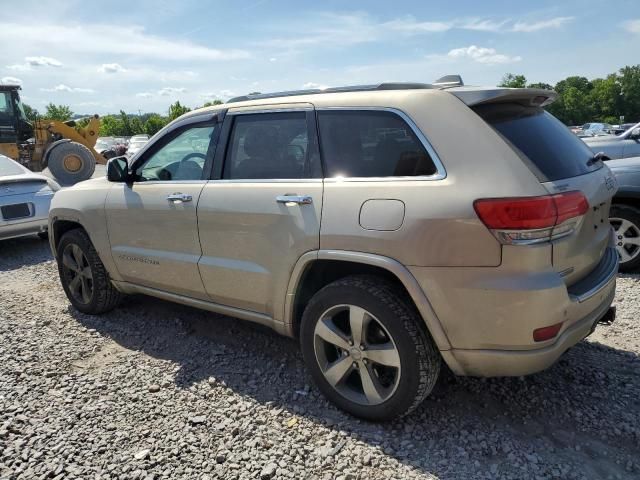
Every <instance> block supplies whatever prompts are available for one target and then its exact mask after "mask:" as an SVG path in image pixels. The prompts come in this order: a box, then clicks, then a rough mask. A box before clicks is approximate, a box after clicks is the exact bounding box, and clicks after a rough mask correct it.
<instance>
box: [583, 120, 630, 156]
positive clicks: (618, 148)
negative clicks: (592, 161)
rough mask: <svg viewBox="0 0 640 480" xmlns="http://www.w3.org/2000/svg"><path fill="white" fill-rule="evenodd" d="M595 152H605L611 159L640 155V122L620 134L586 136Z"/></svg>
mask: <svg viewBox="0 0 640 480" xmlns="http://www.w3.org/2000/svg"><path fill="white" fill-rule="evenodd" d="M583 141H584V142H585V143H586V144H587V145H588V146H589V147H590V148H591V150H593V152H594V153H599V152H603V153H604V154H605V155H606V156H607V157H609V158H611V159H616V158H628V157H638V156H640V123H637V124H635V125H633V126H632V127H631V128H629V129H628V130H627V131H625V132H624V133H622V134H620V135H607V136H605V137H592V138H584V139H583Z"/></svg>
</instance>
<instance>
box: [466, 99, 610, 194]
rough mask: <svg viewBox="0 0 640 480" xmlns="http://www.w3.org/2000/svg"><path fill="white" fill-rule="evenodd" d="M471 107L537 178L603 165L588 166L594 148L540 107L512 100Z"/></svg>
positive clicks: (553, 177) (574, 173)
mask: <svg viewBox="0 0 640 480" xmlns="http://www.w3.org/2000/svg"><path fill="white" fill-rule="evenodd" d="M474 111H475V112H476V113H477V114H478V115H480V117H482V118H483V119H484V120H485V121H486V122H487V123H488V124H489V125H491V126H492V127H493V128H494V129H495V130H497V131H498V133H500V135H501V136H502V137H503V138H504V139H505V140H507V142H508V143H509V144H510V145H511V146H512V147H514V148H515V149H516V151H518V153H520V154H521V157H522V158H523V160H525V162H526V163H527V164H528V166H529V168H531V170H532V171H533V173H535V174H536V176H537V177H538V178H539V179H540V181H543V182H547V181H554V180H560V179H562V178H570V177H577V176H578V175H584V174H585V173H589V172H592V171H594V170H597V169H599V168H601V167H602V165H601V164H600V163H598V162H596V163H595V164H594V165H591V166H588V165H587V164H588V163H589V160H590V159H591V158H592V157H593V152H592V151H591V150H590V149H589V147H587V145H586V144H585V143H584V142H583V141H582V140H580V139H579V138H578V137H576V136H575V135H574V134H573V133H571V131H569V129H568V128H567V127H566V126H565V125H564V124H563V123H562V122H560V121H559V120H558V119H556V118H555V117H554V116H553V115H551V114H550V113H548V112H546V111H545V110H544V109H542V108H540V107H525V106H522V105H518V104H513V103H500V104H489V105H479V106H477V107H475V108H474Z"/></svg>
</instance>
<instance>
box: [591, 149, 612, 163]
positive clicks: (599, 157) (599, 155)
mask: <svg viewBox="0 0 640 480" xmlns="http://www.w3.org/2000/svg"><path fill="white" fill-rule="evenodd" d="M605 160H611V159H610V158H609V157H607V156H606V155H605V154H604V152H598V153H596V154H595V155H594V156H593V157H591V158H590V159H589V160H587V167H590V166H591V165H593V164H595V163H598V162H604V161H605Z"/></svg>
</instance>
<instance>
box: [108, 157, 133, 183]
mask: <svg viewBox="0 0 640 480" xmlns="http://www.w3.org/2000/svg"><path fill="white" fill-rule="evenodd" d="M129 178H130V175H129V164H128V162H127V158H126V157H114V158H112V159H111V160H109V161H108V162H107V180H109V181H110V182H127V181H129Z"/></svg>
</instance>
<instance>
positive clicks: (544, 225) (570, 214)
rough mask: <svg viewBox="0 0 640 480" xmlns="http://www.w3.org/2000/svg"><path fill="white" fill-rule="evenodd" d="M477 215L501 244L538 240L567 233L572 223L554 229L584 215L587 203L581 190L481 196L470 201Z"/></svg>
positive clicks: (587, 207)
mask: <svg viewBox="0 0 640 480" xmlns="http://www.w3.org/2000/svg"><path fill="white" fill-rule="evenodd" d="M473 208H474V209H475V211H476V213H477V214H478V217H480V220H482V223H484V224H485V225H486V226H487V228H489V229H491V230H492V231H493V232H494V234H496V237H498V239H499V240H500V241H501V242H503V243H537V242H544V241H547V240H550V239H551V238H552V237H554V238H555V237H556V236H560V235H567V234H569V233H571V232H572V231H573V226H572V225H565V226H564V227H563V228H559V229H555V230H554V227H557V226H558V225H560V224H562V223H564V222H566V221H567V220H570V219H572V218H576V217H580V216H582V215H584V214H585V213H586V212H587V210H588V209H589V203H588V202H587V199H586V198H585V196H584V195H583V194H582V193H581V192H565V193H558V194H555V195H544V196H541V197H514V198H483V199H480V200H476V201H475V202H473Z"/></svg>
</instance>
